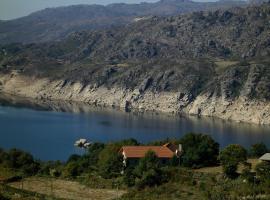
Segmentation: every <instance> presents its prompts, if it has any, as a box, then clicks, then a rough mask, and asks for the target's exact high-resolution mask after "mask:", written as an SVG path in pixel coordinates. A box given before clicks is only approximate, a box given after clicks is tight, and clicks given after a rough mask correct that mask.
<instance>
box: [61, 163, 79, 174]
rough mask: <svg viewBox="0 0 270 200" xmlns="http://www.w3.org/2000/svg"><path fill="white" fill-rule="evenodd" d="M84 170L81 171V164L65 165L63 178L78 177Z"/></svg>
mask: <svg viewBox="0 0 270 200" xmlns="http://www.w3.org/2000/svg"><path fill="white" fill-rule="evenodd" d="M81 172H82V170H81V169H80V165H79V163H76V162H69V163H67V164H66V165H65V167H64V169H63V176H64V177H70V178H75V177H76V176H78V175H80V173H81Z"/></svg>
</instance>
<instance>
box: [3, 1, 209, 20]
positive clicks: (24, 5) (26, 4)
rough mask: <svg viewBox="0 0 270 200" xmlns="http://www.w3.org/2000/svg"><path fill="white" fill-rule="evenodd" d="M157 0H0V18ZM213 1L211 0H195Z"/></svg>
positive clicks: (5, 18)
mask: <svg viewBox="0 0 270 200" xmlns="http://www.w3.org/2000/svg"><path fill="white" fill-rule="evenodd" d="M156 1H158V0H0V19H2V20H7V19H14V18H18V17H22V16H25V15H28V14H30V13H32V12H34V11H38V10H41V9H44V8H48V7H57V6H67V5H76V4H103V5H106V4H110V3H119V2H121V3H140V2H156ZM197 1H213V0H197Z"/></svg>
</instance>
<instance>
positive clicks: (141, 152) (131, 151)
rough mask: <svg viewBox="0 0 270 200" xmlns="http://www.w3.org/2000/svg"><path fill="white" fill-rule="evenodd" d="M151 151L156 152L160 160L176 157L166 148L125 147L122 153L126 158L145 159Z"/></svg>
mask: <svg viewBox="0 0 270 200" xmlns="http://www.w3.org/2000/svg"><path fill="white" fill-rule="evenodd" d="M150 150H151V151H154V152H155V153H156V155H157V157H159V158H172V157H173V156H174V155H175V153H174V152H173V151H171V150H170V149H169V148H168V147H166V146H123V147H122V149H121V152H122V153H124V154H125V156H126V158H143V157H144V156H145V154H146V153H147V152H148V151H150Z"/></svg>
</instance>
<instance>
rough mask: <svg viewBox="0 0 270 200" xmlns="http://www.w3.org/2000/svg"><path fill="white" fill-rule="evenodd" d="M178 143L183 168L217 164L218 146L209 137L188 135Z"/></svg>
mask: <svg viewBox="0 0 270 200" xmlns="http://www.w3.org/2000/svg"><path fill="white" fill-rule="evenodd" d="M180 142H181V143H182V145H183V151H184V153H183V155H182V163H183V165H184V166H187V167H194V168H198V167H204V166H211V165H215V164H217V158H218V154H219V144H218V143H217V142H215V141H214V140H213V139H212V138H211V137H210V136H209V135H203V134H194V133H189V134H187V135H185V136H184V137H183V138H182V139H181V140H180Z"/></svg>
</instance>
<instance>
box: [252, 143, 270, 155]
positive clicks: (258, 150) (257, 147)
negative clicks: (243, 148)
mask: <svg viewBox="0 0 270 200" xmlns="http://www.w3.org/2000/svg"><path fill="white" fill-rule="evenodd" d="M267 151H268V149H267V147H266V146H265V144H264V143H258V144H253V145H252V146H251V148H250V155H251V156H253V157H257V158H258V157H260V156H262V155H263V154H265V153H267Z"/></svg>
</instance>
